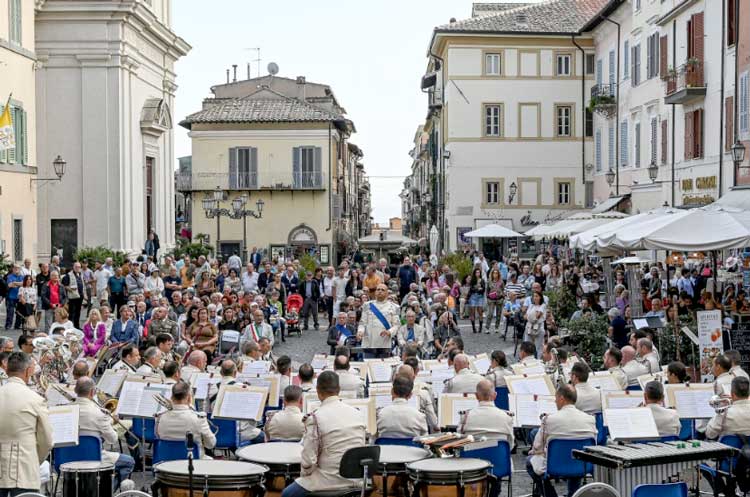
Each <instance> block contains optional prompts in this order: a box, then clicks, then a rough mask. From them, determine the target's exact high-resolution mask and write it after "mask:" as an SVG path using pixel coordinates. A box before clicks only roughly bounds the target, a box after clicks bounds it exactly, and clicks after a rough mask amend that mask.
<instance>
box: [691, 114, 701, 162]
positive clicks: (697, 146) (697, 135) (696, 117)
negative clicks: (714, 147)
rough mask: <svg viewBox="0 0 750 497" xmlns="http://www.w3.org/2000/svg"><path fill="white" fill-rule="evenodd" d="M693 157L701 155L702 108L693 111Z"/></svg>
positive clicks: (697, 157)
mask: <svg viewBox="0 0 750 497" xmlns="http://www.w3.org/2000/svg"><path fill="white" fill-rule="evenodd" d="M693 123H694V124H693V143H694V145H693V150H694V152H693V157H695V158H696V159H700V158H702V157H703V109H698V110H696V111H695V112H693Z"/></svg>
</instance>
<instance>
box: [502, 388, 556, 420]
mask: <svg viewBox="0 0 750 497" xmlns="http://www.w3.org/2000/svg"><path fill="white" fill-rule="evenodd" d="M508 401H509V402H508V403H509V406H508V407H509V408H510V411H511V412H512V413H513V427H514V428H530V427H537V426H541V423H542V421H541V417H542V415H543V414H552V413H555V412H557V404H555V396H554V395H534V394H511V395H509V396H508Z"/></svg>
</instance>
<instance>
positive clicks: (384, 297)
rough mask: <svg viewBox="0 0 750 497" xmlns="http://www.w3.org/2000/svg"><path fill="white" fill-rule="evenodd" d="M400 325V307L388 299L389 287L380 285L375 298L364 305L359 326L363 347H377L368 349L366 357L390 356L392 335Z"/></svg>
mask: <svg viewBox="0 0 750 497" xmlns="http://www.w3.org/2000/svg"><path fill="white" fill-rule="evenodd" d="M373 308H376V309H377V310H378V312H379V313H380V314H381V315H382V316H383V319H384V320H385V322H386V323H388V324H389V325H390V326H389V327H386V326H384V325H383V322H382V321H381V320H380V318H379V317H378V316H377V315H376V314H375V311H374V310H373ZM400 325H401V319H400V317H399V308H398V306H397V305H396V304H394V303H393V302H391V301H389V300H388V287H387V286H385V285H383V284H380V285H378V286H377V288H376V289H375V300H371V301H369V302H367V304H366V305H363V306H362V318H361V319H360V321H359V327H358V328H357V340H360V341H361V343H362V347H363V348H365V349H377V350H369V351H366V352H365V353H364V355H365V357H366V358H372V357H390V355H391V337H393V335H394V334H395V333H396V331H397V330H398V327H399V326H400Z"/></svg>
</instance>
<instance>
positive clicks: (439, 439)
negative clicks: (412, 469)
mask: <svg viewBox="0 0 750 497" xmlns="http://www.w3.org/2000/svg"><path fill="white" fill-rule="evenodd" d="M454 438H456V434H455V433H446V434H444V435H440V436H437V437H435V438H432V439H429V440H425V441H423V442H422V444H423V445H432V444H437V443H441V442H447V441H449V440H453V439H454Z"/></svg>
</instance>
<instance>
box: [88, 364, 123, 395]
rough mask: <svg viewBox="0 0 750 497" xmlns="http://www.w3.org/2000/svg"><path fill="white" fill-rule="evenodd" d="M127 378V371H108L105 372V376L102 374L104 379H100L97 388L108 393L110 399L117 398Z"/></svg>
mask: <svg viewBox="0 0 750 497" xmlns="http://www.w3.org/2000/svg"><path fill="white" fill-rule="evenodd" d="M127 376H128V372H127V371H123V370H120V371H115V370H113V369H108V370H106V371H105V372H104V374H102V377H101V378H99V383H98V384H97V386H96V388H98V389H99V390H100V391H102V392H104V393H106V394H107V395H109V396H110V397H117V396H118V395H119V393H120V389H121V388H122V384H123V383H124V382H125V378H127Z"/></svg>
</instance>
